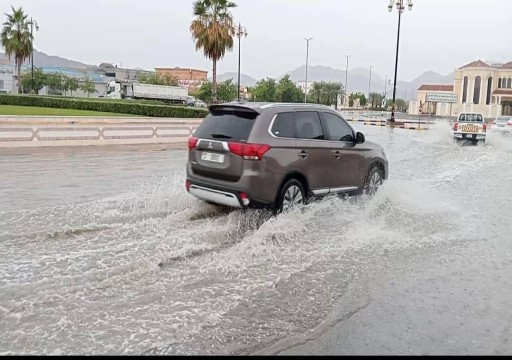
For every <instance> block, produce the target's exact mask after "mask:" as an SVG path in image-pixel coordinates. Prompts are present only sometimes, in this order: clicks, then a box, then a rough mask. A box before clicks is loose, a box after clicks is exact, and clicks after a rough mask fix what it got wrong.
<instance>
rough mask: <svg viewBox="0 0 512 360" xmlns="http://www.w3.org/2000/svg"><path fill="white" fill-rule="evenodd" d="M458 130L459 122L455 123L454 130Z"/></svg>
mask: <svg viewBox="0 0 512 360" xmlns="http://www.w3.org/2000/svg"><path fill="white" fill-rule="evenodd" d="M457 130H459V123H455V124H454V125H453V131H457Z"/></svg>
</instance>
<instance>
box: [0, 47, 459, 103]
mask: <svg viewBox="0 0 512 360" xmlns="http://www.w3.org/2000/svg"><path fill="white" fill-rule="evenodd" d="M3 57H5V55H4V54H1V53H0V58H3ZM26 64H29V62H26ZM34 64H36V66H38V67H40V66H44V67H63V68H74V69H83V70H93V69H96V68H97V65H88V64H84V63H82V62H79V61H74V60H70V59H66V58H62V57H59V56H55V55H48V54H45V53H44V52H40V51H37V50H34ZM98 65H99V64H98ZM305 73H306V67H305V65H303V66H300V67H298V68H296V69H294V70H291V71H289V72H287V73H285V74H282V75H281V76H279V77H277V80H279V79H281V78H282V77H283V76H284V75H286V74H289V75H290V78H291V80H292V81H295V82H298V81H304V80H305ZM369 75H370V72H369V69H365V68H354V69H349V71H348V91H349V92H362V93H365V94H366V93H368V85H369ZM217 79H218V81H225V80H229V79H233V82H235V83H236V82H237V79H238V74H237V73H236V72H227V73H223V74H219V75H218V76H217ZM308 81H331V82H341V83H343V84H344V83H345V69H335V68H332V67H329V66H323V65H316V66H309V67H308ZM257 82H258V80H257V79H255V78H253V77H251V76H249V75H247V74H241V75H240V83H241V84H242V85H243V86H254V85H256V83H257ZM385 83H386V80H385V78H383V77H382V76H380V75H379V74H376V73H373V74H372V81H371V91H372V92H381V93H383V92H384V88H385ZM423 84H443V85H449V84H453V73H451V74H448V75H441V74H438V73H436V72H434V71H427V72H425V73H423V74H421V75H420V76H418V77H417V78H416V79H414V80H412V81H409V82H406V81H398V83H397V97H398V98H406V99H407V100H410V99H415V98H416V93H417V89H418V88H419V87H420V86H421V85H423ZM392 88H393V83H392V76H389V77H388V85H387V91H388V96H391V94H392V90H393V89H392Z"/></svg>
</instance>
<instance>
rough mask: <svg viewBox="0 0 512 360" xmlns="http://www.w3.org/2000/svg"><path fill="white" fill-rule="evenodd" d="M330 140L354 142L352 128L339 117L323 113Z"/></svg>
mask: <svg viewBox="0 0 512 360" xmlns="http://www.w3.org/2000/svg"><path fill="white" fill-rule="evenodd" d="M323 118H324V124H325V128H326V130H327V133H328V139H329V140H333V141H354V133H353V131H352V128H351V127H350V126H349V125H348V124H347V123H346V122H345V121H344V120H343V119H342V118H340V117H339V116H336V115H334V114H330V113H323Z"/></svg>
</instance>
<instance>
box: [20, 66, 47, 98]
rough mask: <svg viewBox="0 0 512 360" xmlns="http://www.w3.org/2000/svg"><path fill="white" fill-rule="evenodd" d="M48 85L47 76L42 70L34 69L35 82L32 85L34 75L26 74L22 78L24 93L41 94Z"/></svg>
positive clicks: (28, 72)
mask: <svg viewBox="0 0 512 360" xmlns="http://www.w3.org/2000/svg"><path fill="white" fill-rule="evenodd" d="M45 85H46V75H45V74H44V73H43V70H42V69H38V68H35V69H34V82H33V83H32V73H31V72H30V71H27V72H25V73H24V74H23V75H22V76H21V87H22V88H23V92H24V93H31V92H32V91H33V92H34V93H36V94H39V91H41V89H42V88H43V87H44V86H45Z"/></svg>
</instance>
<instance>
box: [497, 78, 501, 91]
mask: <svg viewBox="0 0 512 360" xmlns="http://www.w3.org/2000/svg"><path fill="white" fill-rule="evenodd" d="M500 88H501V78H499V79H498V89H500Z"/></svg>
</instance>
